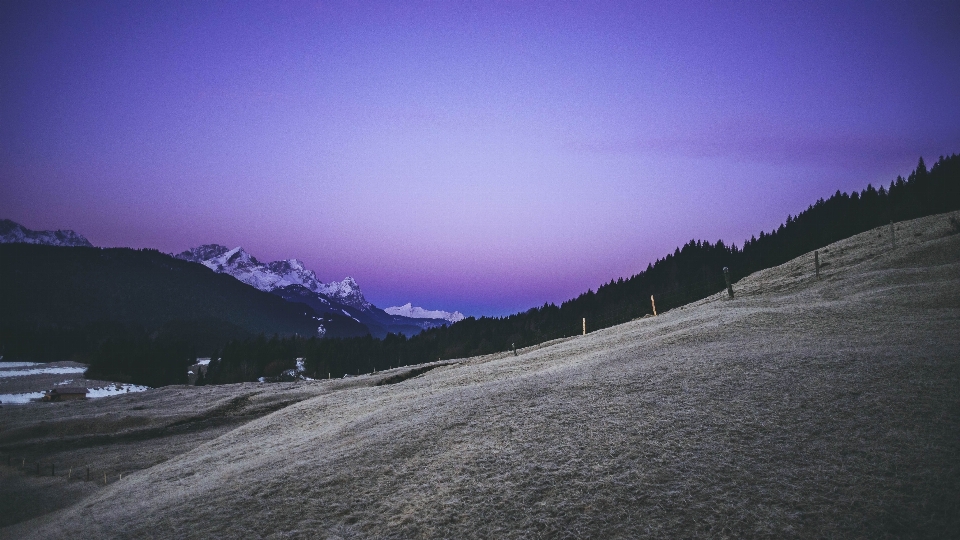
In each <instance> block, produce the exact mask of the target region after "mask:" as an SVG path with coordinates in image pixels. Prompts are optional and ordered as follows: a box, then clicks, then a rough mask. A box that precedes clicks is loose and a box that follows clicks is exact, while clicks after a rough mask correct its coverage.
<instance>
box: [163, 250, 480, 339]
mask: <svg viewBox="0 0 960 540" xmlns="http://www.w3.org/2000/svg"><path fill="white" fill-rule="evenodd" d="M176 257H177V258H178V259H182V260H185V261H190V262H195V263H199V264H202V265H204V266H206V267H207V268H209V269H211V270H213V271H214V272H217V273H220V274H229V275H231V276H233V277H235V278H237V279H238V280H240V281H242V282H244V283H246V284H247V285H250V286H252V287H255V288H257V289H259V290H261V291H265V292H269V293H273V294H275V295H277V296H280V297H281V298H283V299H285V300H289V301H291V302H299V303H303V304H307V305H308V306H310V307H311V308H313V310H314V311H316V312H317V313H318V314H321V315H322V314H332V313H333V314H338V315H339V314H343V315H346V316H347V317H350V318H352V319H353V320H355V321H357V322H358V323H361V324H363V325H364V326H366V327H367V328H369V329H370V333H371V335H373V336H374V337H380V338H382V337H385V336H386V335H387V333H394V334H405V335H407V336H413V335H416V334H418V333H420V332H421V331H422V330H425V329H428V328H436V327H439V326H443V325H445V324H451V323H453V322H456V321H458V320H461V319H463V315H462V314H461V313H460V312H454V313H448V312H446V311H428V310H425V309H423V308H419V307H418V308H413V307H411V304H407V305H406V306H402V307H393V308H387V310H389V311H387V310H383V309H380V308H378V307H377V306H375V305H373V304H371V303H370V302H368V301H367V299H366V298H364V296H363V291H361V290H360V286H359V285H357V282H356V281H355V280H354V279H353V278H352V277H349V276H348V277H346V278H344V279H343V281H333V282H329V283H324V282H323V281H320V279H318V278H317V275H316V273H314V271H313V270H309V269H307V268H306V267H305V266H304V264H303V262H301V261H300V260H298V259H287V260H281V261H273V262H262V261H260V260H258V259H257V258H256V257H254V256H253V255H251V254H250V253H249V252H247V251H246V250H244V249H243V248H242V247H235V248H233V249H230V248H228V247H227V246H223V245H220V244H205V245H202V246H198V247H195V248H192V249H188V250H186V251H183V252H181V253H179V254H177V255H176Z"/></svg>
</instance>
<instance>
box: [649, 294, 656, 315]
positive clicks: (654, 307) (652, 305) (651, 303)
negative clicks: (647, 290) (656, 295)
mask: <svg viewBox="0 0 960 540" xmlns="http://www.w3.org/2000/svg"><path fill="white" fill-rule="evenodd" d="M650 307H652V308H653V316H654V317H656V316H657V303H656V302H654V301H653V295H652V294H651V295H650Z"/></svg>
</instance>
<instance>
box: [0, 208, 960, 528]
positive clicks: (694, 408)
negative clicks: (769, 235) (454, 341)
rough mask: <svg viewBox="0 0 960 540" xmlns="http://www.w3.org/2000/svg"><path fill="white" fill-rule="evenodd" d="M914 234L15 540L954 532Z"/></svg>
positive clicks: (953, 272) (932, 340)
mask: <svg viewBox="0 0 960 540" xmlns="http://www.w3.org/2000/svg"><path fill="white" fill-rule="evenodd" d="M898 228H899V231H898V234H899V235H900V238H899V240H898V247H897V249H896V250H891V249H890V247H889V238H888V237H887V236H886V234H887V231H886V228H885V227H882V228H880V229H875V230H872V231H868V232H866V233H863V234H860V235H858V236H855V237H853V238H850V239H847V240H843V241H841V242H838V243H836V244H833V245H831V246H829V247H828V248H827V249H824V250H822V252H821V260H822V261H824V262H825V263H827V266H825V268H824V272H823V273H824V276H823V279H822V280H820V281H816V280H814V279H813V277H812V273H813V272H812V270H813V268H812V266H813V263H812V255H811V256H808V257H801V258H800V259H796V260H794V261H791V262H788V263H786V264H784V265H782V266H779V267H776V268H771V269H768V270H764V271H762V272H758V273H756V274H754V275H751V276H749V277H747V278H745V279H744V280H742V281H741V282H739V283H738V284H737V285H736V287H735V288H736V290H737V291H738V296H737V299H736V300H733V301H729V300H726V299H724V298H723V296H722V295H715V296H713V297H711V298H708V299H705V300H703V301H700V302H697V303H695V304H693V305H689V306H687V307H685V308H683V309H677V310H674V311H671V312H669V313H667V314H665V315H663V316H661V317H658V318H655V319H643V320H639V321H634V322H632V323H627V324H624V325H621V326H618V327H614V328H609V329H606V330H602V331H599V332H595V333H592V334H589V335H587V336H585V337H578V338H574V339H569V340H563V341H560V342H558V343H555V344H553V345H551V346H547V347H542V348H536V349H531V350H527V351H523V352H522V354H521V355H520V356H519V357H516V358H514V357H513V356H503V355H496V356H492V357H485V358H476V359H468V360H465V361H463V362H462V363H461V364H460V365H458V366H450V367H443V368H438V369H435V370H433V371H430V372H429V373H427V374H425V375H423V376H421V377H419V378H415V379H411V380H408V381H405V382H403V383H400V384H396V385H391V386H381V387H355V388H352V389H349V390H346V391H338V392H327V393H323V394H322V395H319V396H317V397H314V398H311V399H306V400H304V401H300V402H298V403H296V404H293V405H290V406H288V407H286V408H283V409H281V410H278V411H277V412H274V413H272V414H269V415H267V416H263V417H261V418H259V419H257V420H254V421H251V422H249V423H247V424H245V425H243V426H242V427H239V428H237V429H234V430H231V431H228V432H226V433H224V434H222V435H220V436H218V437H216V438H214V439H212V440H209V441H208V442H205V443H203V444H200V445H199V446H196V447H195V448H193V449H191V450H188V451H185V452H184V453H183V454H181V455H177V456H174V457H172V458H171V459H169V460H168V461H165V462H163V463H160V464H158V465H156V466H153V467H150V468H147V469H145V470H141V471H139V472H137V473H134V474H131V475H130V476H128V477H124V479H123V480H122V481H119V482H116V483H113V484H111V485H110V486H109V487H106V488H103V489H102V490H100V491H99V492H97V493H96V494H94V495H92V496H90V497H88V498H87V499H85V500H84V501H83V502H82V503H80V504H76V505H73V506H71V507H69V508H67V509H65V510H62V511H59V512H56V513H52V514H49V515H46V516H43V517H40V518H38V519H35V520H32V521H29V522H25V523H21V524H19V525H16V526H14V527H10V528H7V529H3V530H0V533H2V534H3V535H4V536H12V537H24V538H41V537H52V536H56V535H57V534H58V533H59V532H61V531H72V530H77V529H79V530H82V531H83V532H84V533H85V534H86V535H89V536H98V537H120V536H127V537H128V536H138V535H140V536H149V537H170V538H174V537H176V538H180V537H197V538H201V537H212V536H228V537H258V536H259V537H267V536H270V535H284V537H317V536H321V537H322V536H329V537H342V538H351V537H381V538H384V537H387V538H388V537H484V538H486V537H540V536H546V537H564V536H567V537H638V536H650V535H656V536H666V537H687V536H720V537H725V536H726V537H743V536H777V537H815V536H844V537H848V536H865V537H884V536H941V537H942V536H946V535H949V534H952V533H953V532H955V531H956V530H960V506H958V503H957V501H960V468H958V466H957V463H960V439H958V437H957V433H960V361H958V359H960V332H958V331H957V329H958V328H960V234H952V232H953V230H952V228H951V227H950V226H949V224H948V222H947V218H946V216H943V215H941V216H932V217H929V218H923V219H920V220H916V221H913V222H906V223H901V224H898ZM361 379H362V378H361ZM313 384H314V385H316V386H317V387H318V389H319V388H326V387H325V386H324V385H329V384H330V383H326V382H318V383H313ZM204 391H208V390H204ZM266 391H269V390H266ZM85 406H89V404H85ZM0 414H2V413H0Z"/></svg>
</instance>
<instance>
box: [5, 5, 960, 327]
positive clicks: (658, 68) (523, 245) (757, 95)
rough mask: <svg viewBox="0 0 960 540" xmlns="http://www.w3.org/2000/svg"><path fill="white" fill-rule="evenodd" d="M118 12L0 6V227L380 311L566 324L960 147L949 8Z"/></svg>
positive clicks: (131, 8) (957, 21)
mask: <svg viewBox="0 0 960 540" xmlns="http://www.w3.org/2000/svg"><path fill="white" fill-rule="evenodd" d="M120 4H121V2H102V3H98V2H93V1H82V2H66V1H63V2H53V3H50V4H45V3H43V2H39V1H37V0H29V1H23V2H16V1H9V0H6V1H4V2H3V3H2V4H0V217H2V218H9V219H13V220H15V221H17V222H20V223H22V224H23V225H25V226H27V227H29V228H32V229H57V228H63V229H74V230H76V231H78V232H80V233H82V234H84V235H86V236H87V237H88V238H89V239H90V241H91V242H93V243H94V244H95V245H100V246H131V247H155V248H158V249H160V250H163V251H167V252H177V251H181V250H183V249H186V248H188V247H192V246H195V245H199V244H202V243H212V242H215V243H221V244H226V245H228V246H231V247H233V246H236V245H242V246H244V247H245V248H247V250H248V251H250V252H251V253H253V254H254V255H255V256H257V257H258V258H261V259H265V260H274V259H281V258H291V257H297V258H300V259H302V260H304V261H305V262H306V264H307V266H308V267H310V268H312V269H314V270H316V271H317V274H318V275H319V277H320V278H321V279H323V280H326V281H329V280H334V279H337V280H339V279H342V278H343V277H344V276H347V275H350V276H353V277H354V278H356V279H357V281H358V282H359V283H360V285H361V287H362V288H363V290H364V292H365V294H366V295H367V297H368V299H369V300H370V301H372V302H373V303H375V304H377V305H379V306H381V307H386V306H390V305H396V304H402V303H406V302H413V303H414V305H421V306H423V307H426V308H430V309H447V310H454V309H458V310H460V311H462V312H464V313H466V314H471V315H482V314H486V315H502V314H507V313H511V312H515V311H519V310H524V309H527V308H529V307H531V306H534V305H540V304H543V303H544V302H560V301H562V300H565V299H568V298H571V297H574V296H576V295H577V294H579V293H581V292H583V291H585V290H586V289H587V288H596V287H597V286H598V285H599V284H601V283H603V282H606V281H609V280H610V279H611V278H617V277H620V276H625V277H626V276H630V275H632V274H635V273H636V272H638V271H640V270H642V269H643V268H645V267H646V265H647V263H648V262H651V261H653V260H654V259H656V258H657V257H660V256H662V255H664V254H666V253H668V252H671V251H672V250H673V248H674V247H676V246H677V245H679V244H682V243H684V242H686V241H687V240H689V239H691V238H702V239H708V240H710V241H715V240H717V239H718V238H722V239H723V240H724V241H727V242H736V243H737V244H738V245H742V242H743V240H744V239H745V238H749V237H750V235H751V234H756V233H758V232H759V231H760V229H765V230H769V229H771V228H773V227H775V226H776V225H777V224H779V223H780V222H782V221H783V220H784V219H785V218H786V216H787V214H788V213H790V214H796V213H797V212H799V211H801V210H803V209H804V208H806V206H807V205H808V204H810V203H812V202H814V201H815V200H816V199H817V198H819V197H826V196H829V195H830V194H831V193H833V192H834V191H836V190H837V189H841V190H844V191H849V190H852V189H860V188H862V187H865V186H866V184H867V183H868V182H872V183H873V184H874V185H876V184H877V183H884V184H888V183H889V182H890V180H892V179H893V178H895V177H896V175H897V174H906V173H908V172H909V171H910V170H911V169H912V168H913V167H914V166H915V165H916V161H917V158H918V157H919V156H921V155H923V156H924V158H925V159H926V161H927V163H928V164H930V163H932V162H933V161H935V160H936V158H937V156H939V155H942V154H949V153H955V152H960V8H958V4H957V3H956V2H943V3H935V2H887V3H882V2H864V3H859V4H847V3H841V2H835V1H830V2H824V3H822V4H820V5H814V3H812V2H806V1H805V2H797V3H795V4H787V3H784V2H766V1H764V2H756V3H746V2H744V3H736V4H737V5H736V6H732V5H729V4H733V3H732V2H730V3H722V4H727V5H725V6H722V7H721V6H720V5H719V4H721V3H719V2H715V3H702V4H701V3H690V4H685V5H681V4H679V3H676V2H671V3H669V4H665V5H663V6H659V7H650V6H652V5H653V3H651V2H623V3H612V2H611V3H606V2H604V3H598V4H590V5H588V4H587V3H586V2H569V3H550V4H546V3H544V4H540V3H536V4H535V3H533V2H527V1H518V2H490V1H484V2H477V3H454V2H445V1H442V2H429V3H414V2H389V3H387V2H385V3H383V4H378V3H365V2H343V3H339V2H292V1H277V2H269V1H257V2H251V3H249V5H247V6H245V7H238V4H239V3H238V2H223V3H215V2H207V1H195V0H191V1H187V2H182V3H175V2H140V1H138V2H130V3H129V4H127V5H125V6H123V5H120ZM155 4H162V5H155ZM394 4H402V6H397V5H394Z"/></svg>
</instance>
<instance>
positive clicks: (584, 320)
mask: <svg viewBox="0 0 960 540" xmlns="http://www.w3.org/2000/svg"><path fill="white" fill-rule="evenodd" d="M583 335H587V318H586V317H584V318H583Z"/></svg>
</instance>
